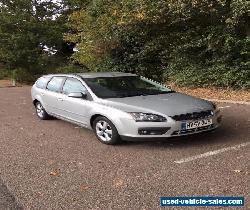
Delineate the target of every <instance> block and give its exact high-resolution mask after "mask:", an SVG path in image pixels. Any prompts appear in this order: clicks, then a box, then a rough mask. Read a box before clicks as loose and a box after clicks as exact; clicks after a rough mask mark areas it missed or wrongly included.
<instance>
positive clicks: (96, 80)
mask: <svg viewBox="0 0 250 210" xmlns="http://www.w3.org/2000/svg"><path fill="white" fill-rule="evenodd" d="M31 95H32V101H33V104H34V106H35V108H36V113H37V116H38V117H39V118H40V119H42V120H46V119H49V118H50V117H51V116H53V117H56V118H59V119H62V120H66V121H69V122H72V123H75V124H77V125H79V126H82V127H86V128H89V129H93V130H94V132H95V135H96V137H97V139H98V140H99V141H101V142H102V143H105V144H116V143H118V142H120V141H121V140H134V139H136V140H138V139H139V140H145V139H149V140H152V139H157V140H161V139H164V138H166V137H176V136H183V135H189V134H195V133H199V132H203V131H210V130H213V129H215V128H217V127H218V126H219V124H220V122H221V114H220V111H219V110H218V108H217V107H216V105H215V104H213V103H211V102H209V101H206V100H203V99H199V98H195V97H192V96H188V95H185V94H182V93H178V92H175V91H173V90H170V89H169V88H167V87H165V86H163V85H161V84H159V83H157V82H154V81H151V80H148V79H146V78H144V77H140V76H137V75H135V74H130V73H121V72H104V73H77V74H54V75H45V76H42V77H41V78H39V79H38V80H37V81H36V83H35V84H34V85H33V87H32V89H31Z"/></svg>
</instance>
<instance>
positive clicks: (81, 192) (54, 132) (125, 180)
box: [0, 87, 250, 210]
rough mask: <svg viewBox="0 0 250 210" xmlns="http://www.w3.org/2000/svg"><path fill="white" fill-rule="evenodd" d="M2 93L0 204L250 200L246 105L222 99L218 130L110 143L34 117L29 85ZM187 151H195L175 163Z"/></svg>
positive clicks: (131, 205)
mask: <svg viewBox="0 0 250 210" xmlns="http://www.w3.org/2000/svg"><path fill="white" fill-rule="evenodd" d="M0 98H1V100H0V210H7V209H32V210H33V209H41V210H50V209H53V210H59V209H66V210H75V209H77V210H78V209H79V210H80V209H83V210H90V209H92V210H98V209H105V210H109V209H115V210H116V209H126V210H130V209H131V210H137V209H138V210H155V209H156V210H157V209H182V208H180V207H178V208H165V207H160V206H159V198H160V197H162V196H166V197H167V196H244V197H245V199H246V203H245V206H244V207H239V208H235V207H233V208H231V207H227V208H221V207H212V208H211V207H210V208H202V209H249V208H250V202H249V162H250V160H249V159H250V155H249V144H248V142H249V140H250V132H249V131H250V129H249V128H250V106H247V105H233V104H219V106H221V107H223V109H222V113H223V115H224V119H223V125H222V127H221V128H220V129H219V130H217V131H216V132H212V133H205V134H202V135H197V136H192V137H191V136H190V137H187V138H181V139H169V140H168V141H165V142H133V143H124V144H122V145H119V146H107V145H104V144H101V143H99V142H98V141H97V140H96V138H95V136H94V134H93V133H92V131H89V130H86V129H83V128H79V127H77V126H75V125H73V124H70V123H67V122H64V121H61V120H56V119H54V120H49V121H41V120H38V118H37V117H36V115H35V110H34V108H33V106H32V103H31V98H30V88H29V87H25V88H8V89H7V88H0ZM241 144H244V145H243V146H241V147H239V148H237V149H235V148H234V149H233V148H231V149H226V150H223V148H230V147H233V146H235V145H241ZM215 150H219V151H221V152H218V153H216V152H215V153H214V154H213V153H211V155H207V156H206V155H205V156H199V155H200V154H204V153H206V154H207V152H210V151H215ZM209 154H210V153H209ZM189 157H199V158H194V159H192V158H191V159H186V160H187V162H182V163H178V161H179V160H183V159H184V160H185V158H189ZM183 209H201V208H198V207H197V208H191V207H189V208H187V207H185V208H183Z"/></svg>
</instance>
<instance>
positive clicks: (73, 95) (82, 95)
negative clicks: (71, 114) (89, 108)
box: [68, 92, 87, 99]
mask: <svg viewBox="0 0 250 210" xmlns="http://www.w3.org/2000/svg"><path fill="white" fill-rule="evenodd" d="M68 97H71V98H84V99H86V98H87V94H86V93H82V92H72V93H69V95H68Z"/></svg>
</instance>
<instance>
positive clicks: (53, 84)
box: [47, 77, 64, 92]
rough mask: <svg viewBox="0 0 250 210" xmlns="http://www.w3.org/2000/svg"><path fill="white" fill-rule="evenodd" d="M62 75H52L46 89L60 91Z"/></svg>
mask: <svg viewBox="0 0 250 210" xmlns="http://www.w3.org/2000/svg"><path fill="white" fill-rule="evenodd" d="M63 81H64V77H53V78H52V79H51V80H50V81H49V83H48V85H47V89H48V90H50V91H53V92H60V90H61V86H62V83H63Z"/></svg>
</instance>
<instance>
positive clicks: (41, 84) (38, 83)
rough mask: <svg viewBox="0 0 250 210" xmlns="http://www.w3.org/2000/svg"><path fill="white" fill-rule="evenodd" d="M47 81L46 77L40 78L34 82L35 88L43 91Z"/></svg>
mask: <svg viewBox="0 0 250 210" xmlns="http://www.w3.org/2000/svg"><path fill="white" fill-rule="evenodd" d="M48 81H49V78H48V77H41V78H39V79H38V80H37V81H36V87H37V88H42V89H45V88H46V85H47V83H48Z"/></svg>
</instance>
